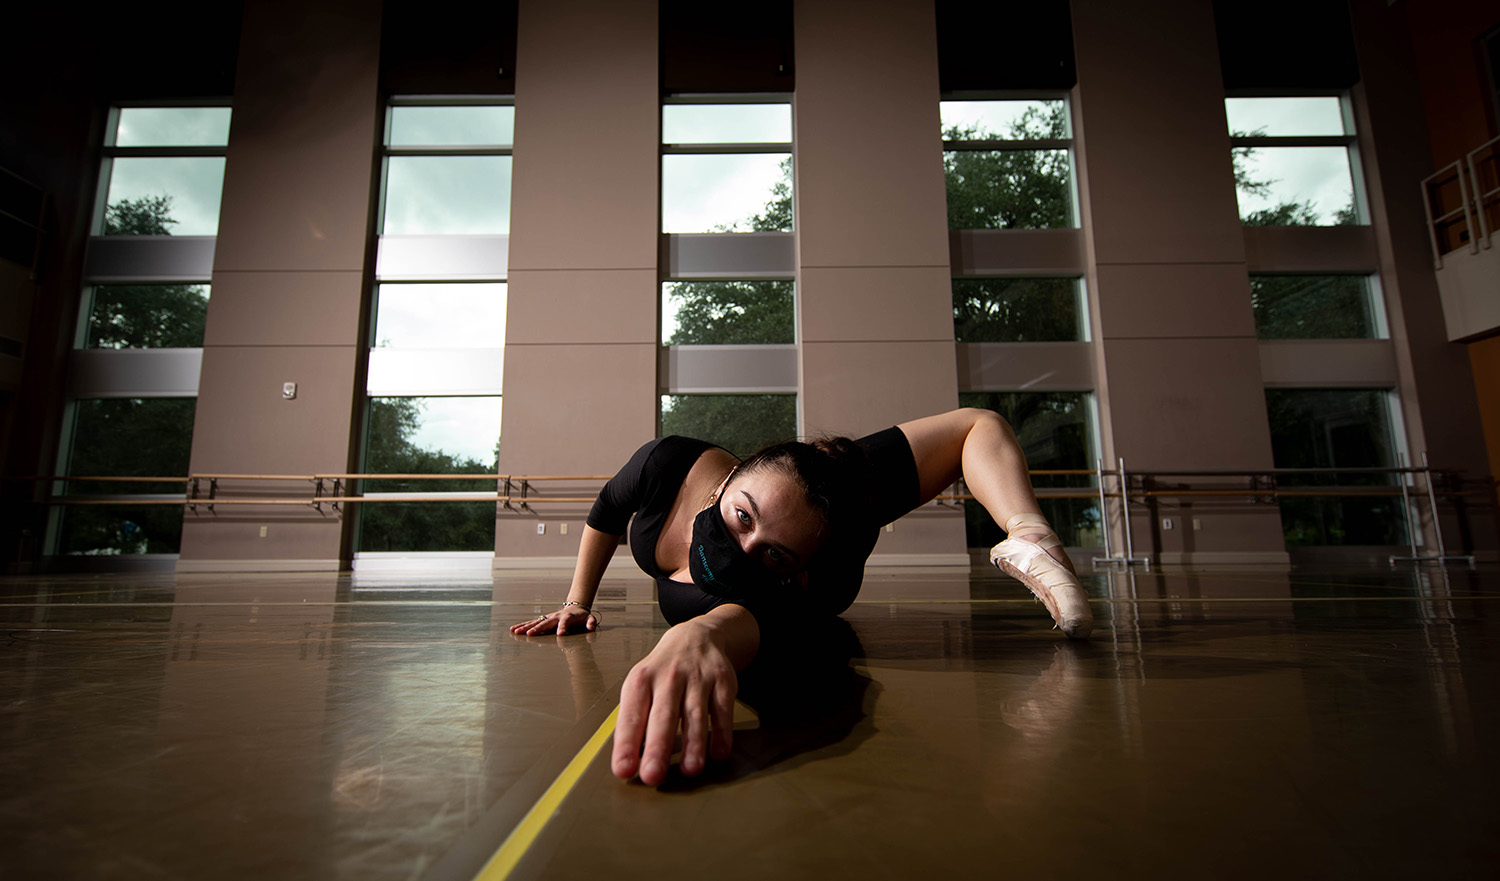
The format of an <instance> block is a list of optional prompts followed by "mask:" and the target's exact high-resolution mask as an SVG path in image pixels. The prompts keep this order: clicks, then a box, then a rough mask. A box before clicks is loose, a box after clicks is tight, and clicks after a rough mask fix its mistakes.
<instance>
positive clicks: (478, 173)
mask: <svg viewBox="0 0 1500 881" xmlns="http://www.w3.org/2000/svg"><path fill="white" fill-rule="evenodd" d="M514 113H515V111H514V107H513V106H512V105H511V104H510V103H509V102H508V101H503V100H500V99H493V98H492V99H468V100H465V101H463V102H453V101H443V100H436V99H418V98H403V99H398V100H396V101H393V102H392V105H391V106H390V107H389V108H388V109H387V114H386V143H385V153H386V155H385V166H384V186H383V188H382V193H381V222H380V229H381V239H380V246H379V247H380V254H379V258H378V260H377V268H376V276H377V280H378V283H377V285H376V289H375V296H374V298H373V301H374V306H373V308H374V319H373V321H371V323H370V333H371V338H370V341H369V344H370V354H369V373H368V380H367V383H366V394H367V396H368V397H367V399H366V410H365V416H366V420H365V433H364V455H363V465H362V470H363V471H364V472H365V473H369V474H390V475H412V476H409V477H408V476H402V477H398V478H392V479H378V480H370V481H367V482H366V485H365V487H364V495H365V497H366V498H374V499H381V500H382V501H379V502H376V503H373V504H371V503H367V504H364V505H362V506H361V509H360V512H359V516H360V520H359V538H358V542H357V545H356V547H357V548H358V552H359V554H360V555H362V556H363V557H365V558H366V559H369V554H371V553H376V554H378V553H383V552H392V553H412V552H427V551H444V552H476V553H477V552H484V553H486V554H491V553H493V552H494V547H495V502H494V500H493V495H494V492H495V480H494V479H493V478H490V479H488V480H485V479H482V478H464V479H452V478H451V476H452V475H473V474H494V473H495V470H496V462H497V458H498V453H499V442H500V388H501V369H502V366H503V352H504V345H505V314H506V285H505V275H506V260H505V252H506V249H507V247H508V234H509V232H510V182H511V157H510V152H511V142H512V132H513V130H514ZM419 475H449V476H450V477H447V478H439V477H436V476H434V477H430V478H423V477H420V476H419ZM433 494H442V495H445V496H447V497H448V498H449V499H452V500H451V501H428V502H422V501H409V502H407V501H402V499H406V498H412V497H415V496H429V495H433ZM466 498H472V499H473V501H463V500H464V499H466ZM357 564H358V561H357Z"/></svg>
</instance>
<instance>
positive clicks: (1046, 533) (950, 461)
mask: <svg viewBox="0 0 1500 881" xmlns="http://www.w3.org/2000/svg"><path fill="white" fill-rule="evenodd" d="M900 428H901V431H902V433H903V434H905V435H906V439H907V441H909V442H910V443H911V447H912V454H913V455H914V456H915V457H916V460H917V477H918V480H919V482H920V484H921V488H922V500H923V501H924V502H926V501H928V500H930V499H932V498H934V497H936V496H937V494H938V493H939V492H941V491H942V490H943V489H944V488H946V487H947V486H949V485H950V484H952V483H953V482H954V481H955V480H957V479H958V478H959V477H963V478H964V482H965V483H967V484H968V487H969V491H970V492H971V493H973V494H974V497H975V498H976V499H977V500H978V501H979V504H981V505H983V506H984V509H985V510H986V511H988V512H989V513H990V516H991V517H994V518H995V522H996V523H999V524H1000V525H1001V526H1002V527H1003V528H1004V529H1005V530H1006V532H1007V536H1006V540H1005V541H1003V542H1001V543H1000V544H999V545H996V546H995V549H994V551H993V552H992V553H991V554H990V560H991V562H993V563H994V564H995V565H996V566H999V567H1000V568H1001V569H1002V570H1003V571H1005V572H1006V574H1008V575H1011V576H1012V577H1014V578H1016V579H1017V580H1019V581H1020V582H1021V583H1023V584H1025V585H1026V586H1027V587H1028V588H1030V589H1031V591H1032V593H1034V594H1036V596H1037V598H1038V599H1040V600H1041V601H1042V602H1043V604H1045V605H1046V606H1047V611H1049V612H1051V613H1052V617H1053V619H1054V620H1056V621H1057V625H1058V627H1060V628H1062V630H1063V632H1064V633H1066V634H1067V635H1068V636H1071V637H1075V638H1079V639H1081V638H1084V637H1087V636H1088V634H1089V631H1090V630H1091V629H1092V628H1093V614H1092V613H1091V612H1090V610H1089V607H1088V597H1087V595H1086V594H1085V593H1084V592H1083V588H1082V587H1081V586H1079V584H1078V579H1077V577H1076V574H1075V573H1074V570H1073V563H1072V561H1071V560H1069V559H1068V555H1067V554H1066V553H1064V552H1063V549H1062V543H1061V542H1060V541H1058V540H1057V536H1056V534H1055V533H1054V532H1053V530H1052V527H1051V526H1050V525H1048V523H1047V519H1046V518H1045V517H1043V516H1042V513H1041V510H1042V509H1041V506H1040V505H1038V504H1037V501H1036V494H1035V493H1033V492H1032V490H1031V480H1030V477H1029V476H1028V475H1027V473H1026V456H1025V455H1024V454H1023V453H1022V452H1021V447H1020V444H1018V443H1017V442H1016V436H1015V433H1014V432H1013V431H1011V428H1010V426H1009V425H1008V424H1006V422H1005V420H1004V419H1001V418H1000V416H999V415H997V414H995V413H993V412H991V411H989V410H978V409H963V410H953V411H951V412H948V413H941V414H938V415H936V416H928V417H926V418H924V419H917V420H914V421H912V422H904V423H902V424H901V426H900Z"/></svg>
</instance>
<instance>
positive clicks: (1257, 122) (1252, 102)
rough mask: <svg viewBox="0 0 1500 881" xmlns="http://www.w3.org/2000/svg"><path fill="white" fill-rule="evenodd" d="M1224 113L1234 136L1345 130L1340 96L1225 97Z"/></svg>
mask: <svg viewBox="0 0 1500 881" xmlns="http://www.w3.org/2000/svg"><path fill="white" fill-rule="evenodd" d="M1224 113H1225V115H1226V116H1227V117H1228V119H1229V132H1230V134H1232V135H1235V136H1240V137H1243V136H1250V135H1266V136H1269V137H1281V136H1298V135H1301V136H1318V135H1324V136H1327V135H1342V134H1344V133H1345V132H1344V112H1343V108H1342V107H1341V106H1340V102H1339V99H1338V98H1336V97H1332V96H1319V97H1312V98H1226V99H1224Z"/></svg>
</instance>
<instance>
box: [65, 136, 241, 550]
mask: <svg viewBox="0 0 1500 881" xmlns="http://www.w3.org/2000/svg"><path fill="white" fill-rule="evenodd" d="M229 121H230V109H229V108H228V107H227V106H154V107H115V108H113V109H111V111H110V113H109V118H108V122H107V125H106V128H105V136H104V149H103V154H104V158H103V161H102V163H101V167H100V173H99V181H98V186H97V197H96V202H95V212H94V217H93V233H94V235H93V237H92V238H91V240H90V243H89V249H88V254H87V257H86V261H85V270H84V283H85V284H84V288H83V291H82V303H81V308H80V309H79V318H78V325H77V328H76V331H75V350H74V352H73V353H72V356H71V359H70V360H71V365H70V371H69V374H70V377H71V378H70V385H69V390H68V394H69V398H70V400H69V403H68V406H67V407H66V408H65V414H66V415H65V420H66V424H65V426H64V428H65V430H64V432H63V443H62V449H61V450H60V454H59V462H60V463H61V466H60V469H59V470H60V471H61V473H63V474H64V475H67V476H69V477H72V478H80V477H103V478H114V479H113V480H101V481H90V480H72V481H68V482H65V483H61V484H59V485H58V486H56V487H55V488H54V492H55V493H56V494H59V495H65V496H68V497H70V500H71V501H77V502H88V503H89V504H81V505H68V506H61V507H59V508H58V509H57V510H56V511H55V512H54V517H53V525H54V528H53V530H52V533H51V542H52V545H51V547H52V550H53V552H55V553H59V554H68V555H91V556H92V555H115V554H172V553H176V552H177V550H178V548H179V546H180V542H181V533H182V515H183V509H182V506H181V504H180V503H174V502H177V500H180V499H182V497H183V490H184V479H185V478H186V476H187V473H188V454H189V450H190V448H191V445H192V436H193V416H194V411H195V409H196V403H197V402H196V397H195V396H196V393H197V387H198V369H199V365H200V363H201V358H202V348H201V347H202V345H203V328H204V320H205V318H206V316H207V311H208V298H209V285H208V281H209V277H210V275H211V272H212V266H213V247H214V236H215V234H216V233H217V232H218V227H219V200H220V195H221V192H222V189H223V182H224V152H225V148H226V146H227V144H228V141H229ZM143 349H149V350H154V351H152V352H149V353H147V352H141V351H136V350H143ZM152 477H156V478H175V480H165V481H150V480H143V479H142V478H152ZM110 503H114V504H110ZM163 503H165V504H163Z"/></svg>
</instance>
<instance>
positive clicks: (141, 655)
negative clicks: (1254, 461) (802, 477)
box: [0, 564, 1500, 881]
mask: <svg viewBox="0 0 1500 881" xmlns="http://www.w3.org/2000/svg"><path fill="white" fill-rule="evenodd" d="M625 570H626V567H625V566H624V565H623V564H621V565H617V566H616V567H615V569H614V570H612V577H611V578H610V579H608V580H607V581H606V583H605V586H604V589H603V591H602V594H601V598H600V601H599V608H600V610H601V611H602V612H603V615H604V625H605V626H604V627H603V628H602V629H601V630H600V631H599V632H597V633H595V634H592V635H589V636H574V637H568V638H564V639H557V638H555V637H549V638H545V639H516V638H513V637H511V636H510V634H509V633H508V632H507V631H506V629H505V627H506V625H508V624H510V623H512V622H513V621H517V620H521V619H524V618H528V617H530V616H532V615H534V614H536V612H537V611H538V610H540V609H543V608H547V609H550V608H552V607H555V605H556V604H557V603H558V601H560V600H561V598H562V597H563V594H564V593H565V592H566V589H567V579H566V578H565V577H564V576H561V575H546V576H540V577H520V576H513V575H504V574H500V575H497V576H495V577H494V578H493V579H491V578H489V577H485V578H483V579H480V580H471V581H464V580H461V579H456V578H454V577H452V576H436V577H431V578H422V577H416V576H403V577H402V580H394V579H392V578H391V577H387V578H386V579H385V580H380V579H367V578H357V579H356V578H351V577H350V576H348V575H344V576H332V575H330V576H326V577H319V576H295V577H294V576H278V575H263V576H218V577H215V576H179V577H169V576H155V577H153V576H138V575H136V576H126V575H115V576H97V575H96V576H78V577H48V578H28V579H19V578H11V579H0V622H3V625H4V626H3V628H0V632H3V634H4V638H3V641H0V671H3V675H0V779H3V780H4V781H5V786H4V790H3V794H0V854H3V855H4V856H3V866H4V868H3V869H0V875H3V876H4V877H7V878H10V877H14V878H80V877H111V878H113V877H119V878H157V877H162V878H215V879H232V878H270V877H275V878H330V877H337V878H361V879H370V878H375V879H378V878H392V879H396V878H400V879H408V878H420V877H424V876H425V877H429V878H434V879H449V878H453V879H459V878H463V879H467V878H471V877H473V876H474V874H475V873H476V872H477V871H478V870H479V869H480V868H481V867H482V866H483V864H484V862H485V860H486V859H487V858H488V857H489V855H490V854H491V853H492V852H494V850H495V849H496V847H498V846H499V845H500V843H501V842H502V841H503V840H504V839H505V838H506V836H507V834H508V833H509V832H510V831H511V829H512V828H513V827H514V826H515V825H516V823H517V822H518V821H519V819H520V818H521V817H522V816H524V815H525V814H526V812H527V811H528V810H529V809H530V808H531V807H532V805H533V804H535V803H536V802H537V800H538V798H539V797H540V796H541V795H542V793H543V792H544V790H546V788H547V787H548V786H549V785H550V784H551V783H552V782H553V780H554V779H555V778H556V777H557V776H558V774H559V772H560V771H561V770H562V768H563V767H564V766H565V765H566V764H567V763H568V762H569V760H570V759H572V758H573V757H574V755H575V754H576V753H578V751H579V750H580V747H582V745H583V744H584V742H585V741H586V740H587V739H588V738H589V736H590V735H592V734H593V733H594V732H595V731H596V730H597V729H598V727H599V726H600V724H601V722H603V721H604V719H605V718H606V716H607V715H608V713H609V711H610V710H611V709H612V708H613V706H614V703H615V701H616V698H617V692H618V687H619V683H620V681H621V680H622V678H623V677H624V675H625V673H626V672H627V671H628V670H629V669H630V666H631V664H632V663H633V662H634V661H635V660H637V659H638V658H640V657H641V656H642V655H644V654H645V653H646V652H647V651H648V650H649V649H650V647H651V646H652V644H653V643H654V642H655V640H656V638H657V636H658V635H659V634H660V633H661V632H662V630H663V629H664V627H665V625H664V624H663V622H662V620H661V617H660V615H659V614H658V613H657V612H656V610H655V607H654V604H653V603H652V595H651V590H652V587H651V584H650V582H649V581H647V580H645V579H644V578H638V577H629V576H628V573H626V571H625ZM1088 581H1089V588H1090V591H1091V593H1092V594H1093V595H1094V597H1095V609H1096V613H1097V614H1098V616H1099V626H1098V627H1097V628H1096V630H1095V636H1094V639H1093V640H1091V641H1090V642H1088V643H1086V644H1078V643H1068V642H1066V641H1065V640H1063V639H1062V638H1061V637H1060V636H1059V635H1058V634H1057V633H1056V632H1055V631H1052V630H1050V629H1049V624H1050V622H1049V621H1047V620H1046V618H1045V613H1044V612H1043V611H1042V610H1041V608H1040V607H1039V606H1037V605H1035V604H1034V603H1032V602H1031V601H1030V600H1029V598H1028V597H1026V596H1025V595H1024V593H1023V592H1022V591H1021V590H1020V589H1019V588H1018V586H1017V585H1016V584H1015V583H1014V582H1011V581H1008V580H1005V579H1003V578H1001V577H999V576H998V575H994V574H990V573H977V574H975V575H974V576H972V577H964V576H957V577H955V576H953V575H924V574H903V575H893V574H881V573H875V574H872V575H871V577H870V579H869V581H868V583H867V585H866V588H865V590H864V592H863V594H862V596H861V599H860V602H859V603H858V604H856V605H855V606H854V608H853V609H851V610H850V612H849V613H848V614H847V616H846V621H845V622H841V623H839V624H837V625H834V626H830V627H829V628H828V630H827V632H825V633H821V634H819V635H818V636H817V637H816V638H815V639H809V640H807V641H806V643H805V644H803V645H799V646H789V647H786V649H785V650H784V651H781V652H777V653H775V654H774V655H768V656H766V657H763V658H762V662H761V663H759V664H758V665H757V667H758V669H754V670H752V671H750V672H748V673H747V674H746V676H745V677H744V678H743V680H742V693H741V697H742V703H741V706H740V707H739V709H738V711H737V717H736V718H737V726H736V728H737V730H736V740H735V744H736V745H735V752H734V756H733V758H731V759H730V760H729V761H727V762H725V763H722V764H721V765H719V766H715V767H713V768H711V769H710V771H709V772H708V773H707V774H706V775H704V776H703V777H701V778H699V779H696V780H688V779H685V778H682V777H680V776H673V777H672V778H670V779H669V780H668V782H667V783H666V784H665V785H663V786H662V787H660V788H648V787H645V786H642V785H641V784H639V783H623V782H620V781H618V780H615V779H614V778H612V777H611V776H609V773H608V767H607V761H606V759H607V755H608V749H607V748H606V750H605V751H604V753H603V754H601V756H600V758H599V759H598V760H596V761H594V762H593V763H592V764H591V765H589V766H588V767H587V770H586V771H585V772H584V773H583V776H582V777H581V778H580V779H579V780H578V782H577V785H576V786H574V787H573V789H572V790H571V794H570V795H568V797H567V798H566V800H565V801H564V802H563V803H562V805H561V808H560V809H559V810H558V811H557V813H556V815H555V816H554V817H553V818H552V820H551V822H550V823H548V824H547V825H546V826H545V827H544V829H543V830H542V832H541V834H540V835H539V836H538V837H536V838H535V840H534V841H532V842H531V843H530V845H529V848H528V849H527V850H525V852H524V855H523V857H522V858H521V861H520V863H519V865H517V867H516V870H515V872H514V873H513V874H512V877H518V878H519V877H543V878H573V877H577V878H591V879H597V878H598V877H600V875H601V874H608V875H610V876H611V877H615V878H619V877H651V878H657V877H703V876H708V875H710V874H711V875H713V876H714V877H716V878H724V879H732V878H746V879H751V878H753V879H757V881H763V879H765V878H768V877H783V878H791V877H852V876H868V877H879V878H912V877H928V876H931V875H934V874H938V873H942V874H948V875H955V874H956V875H958V876H960V877H974V876H979V875H983V876H985V877H999V876H1008V875H1013V876H1016V877H1053V876H1062V875H1065V874H1071V873H1075V872H1076V873H1089V874H1090V875H1093V876H1096V877H1101V878H1102V877H1131V878H1163V877H1177V876H1187V875H1189V874H1191V875H1194V876H1201V877H1210V878H1264V877H1266V876H1267V875H1271V874H1273V873H1280V874H1283V875H1290V876H1293V877H1322V876H1331V877H1351V876H1356V875H1358V876H1360V877H1392V878H1409V877H1432V876H1438V875H1439V874H1440V873H1451V874H1452V875H1454V876H1456V877H1479V876H1483V877H1494V875H1493V873H1494V871H1495V866H1496V865H1497V860H1500V799H1497V797H1496V791H1497V788H1500V759H1497V749H1496V744H1500V687H1497V682H1500V569H1495V568H1481V569H1479V570H1467V569H1457V568H1454V569H1449V570H1446V571H1444V570H1441V569H1436V568H1428V569H1425V570H1421V571H1415V570H1412V569H1405V570H1393V571H1384V570H1368V571H1363V570H1362V571H1358V572H1356V571H1352V570H1345V571H1342V572H1332V571H1326V572H1292V573H1290V574H1288V573H1286V572H1272V571H1256V570H1224V571H1213V572H1188V571H1175V572H1173V571H1169V572H1166V573H1160V572H1151V573H1149V574H1147V573H1142V572H1134V573H1126V572H1112V573H1111V572H1100V573H1096V574H1094V575H1092V576H1091V577H1090V578H1089V579H1088Z"/></svg>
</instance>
